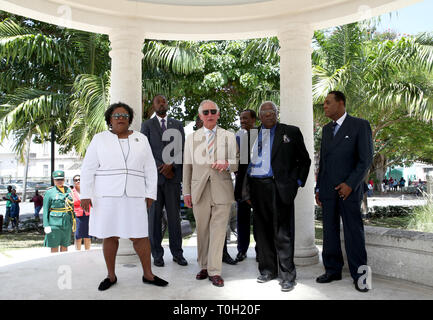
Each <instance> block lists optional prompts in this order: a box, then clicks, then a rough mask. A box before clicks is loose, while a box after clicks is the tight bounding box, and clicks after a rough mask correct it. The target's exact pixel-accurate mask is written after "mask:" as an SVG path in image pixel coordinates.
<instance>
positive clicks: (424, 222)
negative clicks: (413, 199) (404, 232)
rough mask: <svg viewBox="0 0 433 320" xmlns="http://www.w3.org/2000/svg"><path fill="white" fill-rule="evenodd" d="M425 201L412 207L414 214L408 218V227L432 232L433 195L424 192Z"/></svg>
mask: <svg viewBox="0 0 433 320" xmlns="http://www.w3.org/2000/svg"><path fill="white" fill-rule="evenodd" d="M424 198H425V199H426V200H427V203H426V204H425V205H424V206H419V207H416V208H415V209H414V214H413V215H411V218H410V220H409V224H408V229H412V230H416V231H422V232H433V197H432V195H428V194H426V193H425V192H424Z"/></svg>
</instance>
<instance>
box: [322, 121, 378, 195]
mask: <svg viewBox="0 0 433 320" xmlns="http://www.w3.org/2000/svg"><path fill="white" fill-rule="evenodd" d="M372 161H373V141H372V136H371V128H370V124H369V122H368V121H367V120H364V119H360V118H355V117H352V116H350V115H347V116H346V119H344V122H343V124H342V125H341V127H340V129H339V130H338V131H337V134H336V135H335V137H334V136H333V132H332V121H331V122H329V123H328V124H327V125H325V126H324V127H323V130H322V143H321V147H320V164H319V173H318V175H317V185H316V191H317V189H319V199H320V201H324V200H330V199H333V198H335V197H336V196H337V191H335V190H334V188H335V187H336V186H337V185H339V184H340V183H342V182H345V183H346V184H347V185H348V186H350V187H351V188H352V193H351V194H350V195H349V197H348V198H347V199H346V201H347V200H349V201H360V200H361V199H362V197H363V193H364V179H365V175H366V174H367V172H368V169H369V168H370V165H371V162H372Z"/></svg>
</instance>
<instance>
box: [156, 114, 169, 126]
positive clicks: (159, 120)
mask: <svg viewBox="0 0 433 320" xmlns="http://www.w3.org/2000/svg"><path fill="white" fill-rule="evenodd" d="M156 118H157V119H158V122H159V125H161V120H162V119H164V120H165V125H167V116H165V118H161V117H160V116H158V115H156Z"/></svg>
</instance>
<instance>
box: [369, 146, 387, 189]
mask: <svg viewBox="0 0 433 320" xmlns="http://www.w3.org/2000/svg"><path fill="white" fill-rule="evenodd" d="M387 162H388V159H387V158H386V156H384V155H383V154H376V155H375V156H374V158H373V166H372V168H371V170H372V171H374V172H375V173H376V179H377V181H378V183H377V184H376V189H377V190H380V185H381V183H382V180H383V179H384V178H385V173H386V169H387Z"/></svg>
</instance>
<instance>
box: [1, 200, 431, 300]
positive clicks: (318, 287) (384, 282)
mask: <svg viewBox="0 0 433 320" xmlns="http://www.w3.org/2000/svg"><path fill="white" fill-rule="evenodd" d="M369 200H370V201H369V202H370V204H373V203H374V205H378V203H387V205H390V204H394V203H396V202H397V201H401V200H399V199H398V196H397V197H395V198H388V199H387V200H384V199H383V198H382V199H379V198H378V199H375V198H369ZM376 201H377V202H376ZM415 201H418V200H416V199H409V200H407V199H406V200H405V203H406V205H416V204H415V203H416V202H415ZM417 204H418V203H417ZM32 206H33V204H31V203H25V204H23V205H22V207H21V208H22V209H21V219H22V220H24V219H25V218H26V217H31V215H32V211H33V209H32ZM2 209H4V208H0V212H3V210H2ZM195 245H196V238H195V237H194V236H193V237H192V238H190V239H189V240H188V241H185V242H184V255H185V258H186V259H187V260H188V262H189V265H188V266H186V267H181V266H179V265H177V264H175V263H174V262H173V261H172V257H171V255H170V253H169V249H168V247H167V245H165V246H164V247H165V252H166V254H165V262H166V265H165V267H163V268H158V267H155V266H153V272H154V273H155V274H156V275H158V276H160V277H161V278H163V279H166V280H167V281H169V282H170V284H169V286H168V287H166V288H157V287H154V286H151V285H146V284H143V283H142V282H141V275H142V271H141V266H140V264H139V262H138V258H137V257H136V256H130V257H119V258H118V260H117V266H116V268H117V269H116V270H117V276H118V283H117V284H116V285H115V286H113V287H112V288H110V289H109V290H107V291H105V292H99V291H98V290H97V287H98V285H99V282H100V281H101V280H102V279H103V278H104V277H105V275H106V269H105V263H104V258H103V255H102V250H101V246H100V245H93V247H92V250H90V251H87V252H86V251H81V252H77V251H75V249H74V247H73V246H71V247H69V252H67V253H57V254H51V253H49V249H48V248H33V249H20V250H12V251H6V252H4V253H0V284H1V290H0V299H8V300H16V299H109V300H111V299H163V300H202V299H206V300H207V299H208V300H233V299H239V300H268V299H272V300H297V299H307V300H310V299H318V300H329V299H331V300H334V299H336V300H348V299H353V300H359V299H363V300H364V299H365V300H394V299H417V300H418V299H420V300H422V299H433V288H431V287H425V286H420V285H417V284H414V283H410V282H407V281H402V280H397V279H392V278H385V277H379V276H376V275H374V276H373V281H372V286H373V289H372V290H370V291H369V292H368V293H359V292H357V291H356V290H355V289H354V287H353V284H352V280H351V278H350V277H349V274H348V273H347V272H345V273H344V274H343V280H342V281H337V282H333V283H331V284H318V283H316V282H315V278H316V277H317V276H318V275H320V274H322V273H323V266H322V264H321V263H319V264H317V265H313V266H308V267H298V268H297V274H298V276H297V286H296V288H295V290H293V291H292V292H288V293H287V292H281V290H280V286H279V283H278V281H277V280H273V281H271V282H269V283H265V284H259V283H257V282H256V277H257V276H258V272H257V263H256V261H255V253H254V249H253V248H250V250H249V251H248V258H247V259H246V260H245V261H242V262H241V263H239V264H237V265H235V266H230V265H227V264H223V274H222V276H223V278H224V279H225V287H224V288H217V287H214V286H212V285H211V283H210V282H209V281H207V280H203V281H197V280H195V274H196V273H197V272H198V271H199V266H198V264H197V261H196V257H197V253H196V250H197V249H196V246H195ZM319 250H321V247H319ZM229 252H230V253H231V255H232V256H234V255H235V253H236V247H235V245H234V244H230V245H229Z"/></svg>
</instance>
